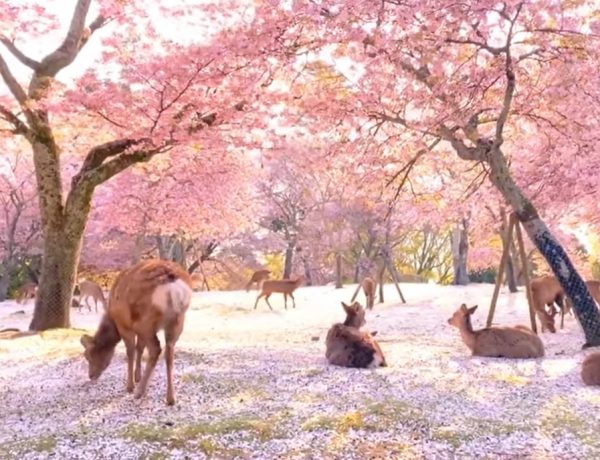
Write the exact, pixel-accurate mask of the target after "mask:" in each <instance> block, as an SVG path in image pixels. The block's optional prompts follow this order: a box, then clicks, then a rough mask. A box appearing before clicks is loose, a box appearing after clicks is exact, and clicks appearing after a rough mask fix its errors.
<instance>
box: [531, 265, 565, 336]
mask: <svg viewBox="0 0 600 460" xmlns="http://www.w3.org/2000/svg"><path fill="white" fill-rule="evenodd" d="M529 288H530V289H531V300H532V301H533V309H534V310H535V314H536V316H537V317H538V319H539V320H540V323H541V325H542V332H544V331H545V330H546V329H548V330H549V331H550V332H556V327H555V326H554V316H555V315H556V311H555V310H554V304H555V303H556V304H557V305H558V306H559V308H560V310H561V311H562V312H563V313H562V318H563V319H562V321H561V327H562V326H564V311H565V305H564V298H565V294H564V291H563V289H562V287H561V285H560V284H559V282H558V280H557V279H556V278H555V277H554V276H550V275H546V276H540V277H539V278H535V279H533V280H531V281H530V282H529ZM546 305H547V306H548V307H550V312H548V311H546Z"/></svg>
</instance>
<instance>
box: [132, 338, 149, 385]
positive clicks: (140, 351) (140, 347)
mask: <svg viewBox="0 0 600 460" xmlns="http://www.w3.org/2000/svg"><path fill="white" fill-rule="evenodd" d="M144 348H146V345H145V344H144V341H143V340H142V338H141V337H140V336H139V335H138V336H137V340H136V343H135V373H134V376H133V379H134V381H135V383H138V382H139V381H140V380H141V379H142V356H143V355H144Z"/></svg>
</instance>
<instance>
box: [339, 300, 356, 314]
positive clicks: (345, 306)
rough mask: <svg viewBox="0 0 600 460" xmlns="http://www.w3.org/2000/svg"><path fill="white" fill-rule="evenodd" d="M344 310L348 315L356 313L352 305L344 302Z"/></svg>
mask: <svg viewBox="0 0 600 460" xmlns="http://www.w3.org/2000/svg"><path fill="white" fill-rule="evenodd" d="M342 308H343V309H344V311H345V312H346V313H348V314H352V313H354V309H353V308H352V307H351V306H350V305H347V304H345V303H344V302H342Z"/></svg>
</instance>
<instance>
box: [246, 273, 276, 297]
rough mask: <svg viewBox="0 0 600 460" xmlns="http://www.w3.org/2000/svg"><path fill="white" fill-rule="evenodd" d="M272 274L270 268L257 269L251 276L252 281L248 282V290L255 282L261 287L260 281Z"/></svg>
mask: <svg viewBox="0 0 600 460" xmlns="http://www.w3.org/2000/svg"><path fill="white" fill-rule="evenodd" d="M270 274H271V271H270V270H256V271H255V272H254V273H252V277H251V278H250V281H248V284H246V292H248V291H249V290H250V288H251V287H252V284H254V283H256V286H258V288H259V289H260V283H261V282H262V281H264V280H267V279H269V275H270Z"/></svg>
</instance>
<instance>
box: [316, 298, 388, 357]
mask: <svg viewBox="0 0 600 460" xmlns="http://www.w3.org/2000/svg"><path fill="white" fill-rule="evenodd" d="M342 308H343V309H344V311H345V312H346V320H345V321H344V322H343V323H337V324H334V325H333V326H331V328H330V329H329V331H328V332H327V339H326V350H325V357H326V358H327V361H329V363H331V364H333V365H335V366H343V367H379V366H382V367H384V366H387V363H386V361H385V357H384V356H383V352H382V351H381V348H379V344H378V343H377V342H376V341H375V339H374V338H373V335H372V334H369V333H368V332H364V331H361V330H360V328H361V327H362V326H364V325H365V323H366V321H365V310H364V308H363V307H362V305H361V304H359V303H358V302H354V303H353V304H352V305H346V304H345V303H344V302H342Z"/></svg>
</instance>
